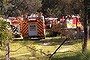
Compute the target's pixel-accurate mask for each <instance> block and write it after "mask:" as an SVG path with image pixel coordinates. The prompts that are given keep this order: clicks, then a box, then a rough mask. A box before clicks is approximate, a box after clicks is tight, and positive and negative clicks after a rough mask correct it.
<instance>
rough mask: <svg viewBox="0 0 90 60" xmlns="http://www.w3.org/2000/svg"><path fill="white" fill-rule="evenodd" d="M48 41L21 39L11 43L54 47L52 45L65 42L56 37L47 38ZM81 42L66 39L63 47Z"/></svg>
mask: <svg viewBox="0 0 90 60" xmlns="http://www.w3.org/2000/svg"><path fill="white" fill-rule="evenodd" d="M48 38H49V39H47V38H46V39H21V40H18V39H17V40H15V41H13V42H18V43H21V44H24V45H25V44H26V45H28V44H38V45H44V44H45V45H46V46H54V45H60V44H61V43H62V41H64V40H65V38H60V37H59V38H58V37H48ZM82 41H83V40H81V39H77V40H74V39H68V40H67V41H66V42H65V43H64V45H73V44H76V43H81V42H82Z"/></svg>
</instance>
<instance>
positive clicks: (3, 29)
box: [0, 18, 13, 46]
mask: <svg viewBox="0 0 90 60" xmlns="http://www.w3.org/2000/svg"><path fill="white" fill-rule="evenodd" d="M7 27H8V24H7V22H6V21H3V18H0V45H1V46H2V42H4V43H5V42H7V41H10V40H12V37H13V36H12V32H11V31H10V30H8V28H7Z"/></svg>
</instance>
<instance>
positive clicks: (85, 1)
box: [82, 0, 88, 52]
mask: <svg viewBox="0 0 90 60" xmlns="http://www.w3.org/2000/svg"><path fill="white" fill-rule="evenodd" d="M87 21H88V19H87V0H84V43H83V46H82V52H84V51H86V49H87V40H88V35H87V34H88V32H87V23H88V22H87Z"/></svg>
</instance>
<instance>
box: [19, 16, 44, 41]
mask: <svg viewBox="0 0 90 60" xmlns="http://www.w3.org/2000/svg"><path fill="white" fill-rule="evenodd" d="M43 18H44V17H30V18H28V19H27V20H23V21H21V22H20V33H21V36H22V37H23V38H35V37H37V38H40V39H45V21H44V19H43Z"/></svg>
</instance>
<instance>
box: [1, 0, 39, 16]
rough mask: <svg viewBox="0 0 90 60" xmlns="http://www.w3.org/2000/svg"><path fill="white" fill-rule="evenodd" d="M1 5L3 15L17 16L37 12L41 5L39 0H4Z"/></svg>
mask: <svg viewBox="0 0 90 60" xmlns="http://www.w3.org/2000/svg"><path fill="white" fill-rule="evenodd" d="M2 6H3V8H4V10H3V11H2V12H4V15H8V16H19V15H21V14H25V13H28V14H31V13H35V12H37V10H38V9H39V7H41V0H8V1H7V0H5V1H4V3H3V4H2ZM1 8H2V7H1Z"/></svg>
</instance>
